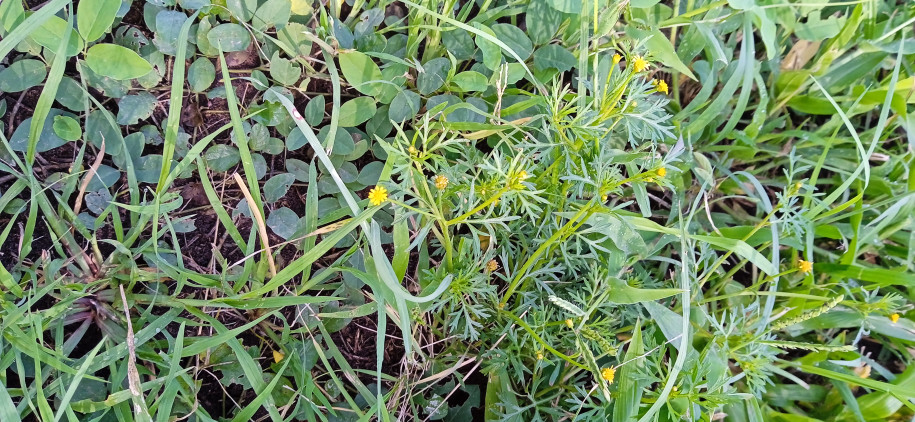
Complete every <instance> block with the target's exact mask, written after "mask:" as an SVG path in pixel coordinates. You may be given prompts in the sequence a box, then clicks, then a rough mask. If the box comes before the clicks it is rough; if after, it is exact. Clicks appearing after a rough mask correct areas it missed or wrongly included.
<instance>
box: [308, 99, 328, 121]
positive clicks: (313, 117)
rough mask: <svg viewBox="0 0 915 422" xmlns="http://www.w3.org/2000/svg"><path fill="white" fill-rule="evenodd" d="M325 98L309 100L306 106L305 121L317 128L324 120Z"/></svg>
mask: <svg viewBox="0 0 915 422" xmlns="http://www.w3.org/2000/svg"><path fill="white" fill-rule="evenodd" d="M324 105H325V101H324V96H323V95H317V96H314V97H312V99H310V100H308V105H306V106H305V116H304V117H305V121H306V122H308V124H310V125H312V126H317V125H318V124H319V123H321V121H322V120H324Z"/></svg>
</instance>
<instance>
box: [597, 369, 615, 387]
mask: <svg viewBox="0 0 915 422" xmlns="http://www.w3.org/2000/svg"><path fill="white" fill-rule="evenodd" d="M615 376H616V369H613V368H604V369H601V370H600V377H601V378H603V379H604V381H607V382H608V383H610V384H613V377H615Z"/></svg>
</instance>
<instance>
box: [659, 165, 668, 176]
mask: <svg viewBox="0 0 915 422" xmlns="http://www.w3.org/2000/svg"><path fill="white" fill-rule="evenodd" d="M657 173H658V177H664V176H667V169H666V168H664V167H660V168H658V170H657Z"/></svg>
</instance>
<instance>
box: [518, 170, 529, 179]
mask: <svg viewBox="0 0 915 422" xmlns="http://www.w3.org/2000/svg"><path fill="white" fill-rule="evenodd" d="M518 179H520V180H524V179H527V172H526V171H524V170H521V171H519V172H518Z"/></svg>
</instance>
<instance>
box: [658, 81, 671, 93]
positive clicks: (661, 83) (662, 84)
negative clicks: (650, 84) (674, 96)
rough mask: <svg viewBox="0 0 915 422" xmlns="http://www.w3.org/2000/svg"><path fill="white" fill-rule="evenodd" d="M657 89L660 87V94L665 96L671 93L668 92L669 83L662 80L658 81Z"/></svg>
mask: <svg viewBox="0 0 915 422" xmlns="http://www.w3.org/2000/svg"><path fill="white" fill-rule="evenodd" d="M657 87H658V92H663V93H664V94H668V93H669V92H668V90H667V82H664V81H663V80H660V81H658V84H657Z"/></svg>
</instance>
